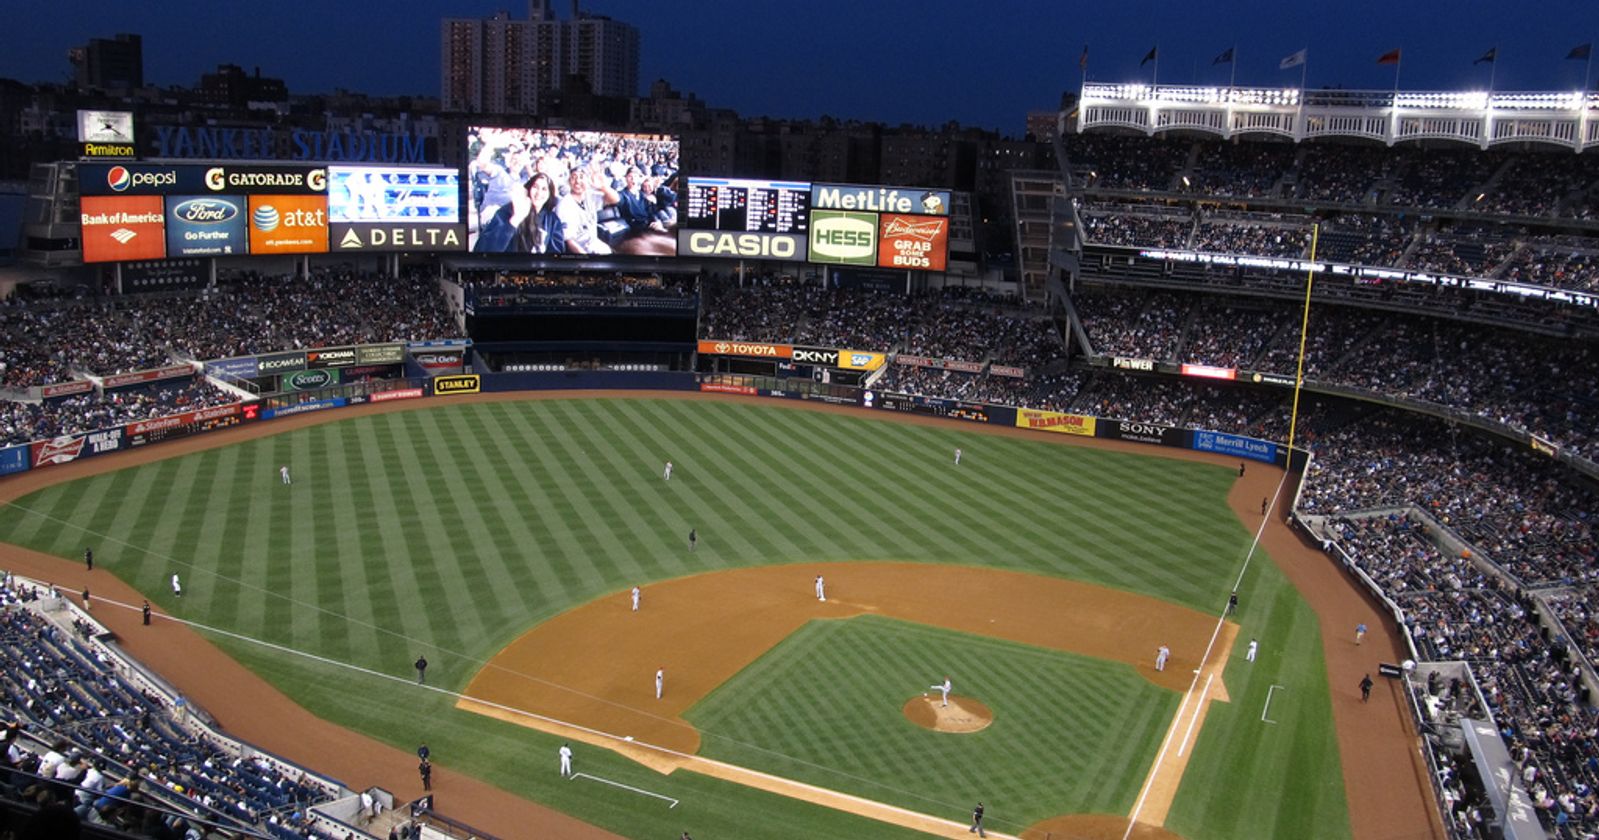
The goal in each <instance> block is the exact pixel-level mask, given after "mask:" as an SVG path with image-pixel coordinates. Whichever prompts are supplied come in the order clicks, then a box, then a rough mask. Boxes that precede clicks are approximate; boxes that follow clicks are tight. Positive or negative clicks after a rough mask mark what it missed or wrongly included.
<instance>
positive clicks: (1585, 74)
mask: <svg viewBox="0 0 1599 840" xmlns="http://www.w3.org/2000/svg"><path fill="white" fill-rule="evenodd" d="M1592 74H1593V47H1589V48H1588V63H1587V65H1586V67H1585V69H1584V70H1583V71H1582V95H1583V98H1585V99H1586V98H1587V96H1588V77H1589V76H1590V75H1592Z"/></svg>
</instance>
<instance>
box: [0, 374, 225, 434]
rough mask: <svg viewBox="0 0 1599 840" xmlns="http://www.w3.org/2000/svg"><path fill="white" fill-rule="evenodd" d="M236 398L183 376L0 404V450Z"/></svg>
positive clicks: (202, 378) (207, 384)
mask: <svg viewBox="0 0 1599 840" xmlns="http://www.w3.org/2000/svg"><path fill="white" fill-rule="evenodd" d="M239 396H240V395H239V394H237V393H235V392H232V391H228V390H225V389H222V388H218V387H216V386H215V385H212V384H211V383H210V382H208V381H207V380H206V379H205V378H204V377H192V376H191V377H183V378H180V379H169V380H165V381H162V382H157V383H155V384H153V385H149V386H145V387H133V388H126V389H123V390H120V391H113V392H110V393H106V394H104V395H101V394H99V393H96V392H94V391H90V392H88V393H86V394H81V395H78V396H72V397H64V398H62V399H55V400H44V401H41V402H11V401H0V446H10V445H12V444H17V443H28V442H30V441H36V440H48V439H50V438H55V437H60V436H62V435H76V434H82V433H84V432H90V431H94V430H95V429H107V428H111V427H113V426H120V425H123V424H126V423H132V422H134V421H137V420H147V419H149V418H152V417H165V416H167V415H169V414H180V413H182V412H185V411H194V410H195V409H200V408H208V407H210V406H217V405H227V404H228V403H231V402H238V400H239Z"/></svg>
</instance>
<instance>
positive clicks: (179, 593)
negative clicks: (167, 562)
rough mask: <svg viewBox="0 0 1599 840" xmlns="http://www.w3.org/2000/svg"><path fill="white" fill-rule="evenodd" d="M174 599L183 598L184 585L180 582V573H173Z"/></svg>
mask: <svg viewBox="0 0 1599 840" xmlns="http://www.w3.org/2000/svg"><path fill="white" fill-rule="evenodd" d="M172 597H174V598H182V597H183V584H181V583H179V582H178V573H177V572H173V573H172Z"/></svg>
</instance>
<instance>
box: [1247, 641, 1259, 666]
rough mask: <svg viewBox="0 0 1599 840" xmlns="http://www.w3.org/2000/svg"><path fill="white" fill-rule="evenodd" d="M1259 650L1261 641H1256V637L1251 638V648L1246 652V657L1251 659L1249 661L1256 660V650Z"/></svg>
mask: <svg viewBox="0 0 1599 840" xmlns="http://www.w3.org/2000/svg"><path fill="white" fill-rule="evenodd" d="M1258 650H1260V642H1258V641H1255V640H1254V639H1250V640H1249V650H1248V652H1246V653H1245V654H1244V659H1245V660H1247V661H1249V662H1254V661H1255V651H1258Z"/></svg>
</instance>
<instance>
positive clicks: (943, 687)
mask: <svg viewBox="0 0 1599 840" xmlns="http://www.w3.org/2000/svg"><path fill="white" fill-rule="evenodd" d="M950 687H951V684H950V681H949V677H945V678H944V682H943V683H941V684H939V685H930V686H928V688H931V689H932V690H934V691H937V692H940V693H942V694H943V695H944V705H945V706H948V705H949V690H950Z"/></svg>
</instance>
